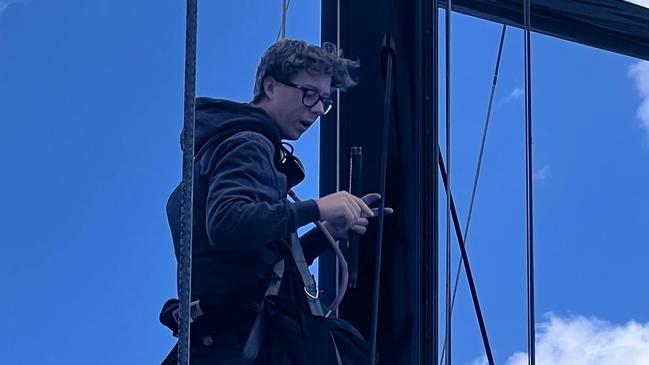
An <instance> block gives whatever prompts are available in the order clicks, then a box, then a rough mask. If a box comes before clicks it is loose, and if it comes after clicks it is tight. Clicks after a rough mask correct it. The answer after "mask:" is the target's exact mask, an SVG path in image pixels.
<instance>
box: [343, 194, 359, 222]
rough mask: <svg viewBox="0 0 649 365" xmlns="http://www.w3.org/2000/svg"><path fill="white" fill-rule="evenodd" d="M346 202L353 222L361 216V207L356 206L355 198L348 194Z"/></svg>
mask: <svg viewBox="0 0 649 365" xmlns="http://www.w3.org/2000/svg"><path fill="white" fill-rule="evenodd" d="M346 202H347V204H348V205H349V207H350V208H351V209H352V212H353V213H354V220H356V219H358V218H359V217H360V216H361V206H360V205H359V204H358V201H357V198H356V197H355V196H353V195H351V194H349V195H348V196H347V199H346Z"/></svg>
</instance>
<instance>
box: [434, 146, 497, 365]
mask: <svg viewBox="0 0 649 365" xmlns="http://www.w3.org/2000/svg"><path fill="white" fill-rule="evenodd" d="M438 148H439V147H438ZM440 150H441V149H440ZM438 156H439V161H438V163H439V169H440V171H441V172H442V181H443V182H444V186H445V187H447V188H448V184H447V174H446V168H445V167H444V160H443V159H442V155H441V154H438ZM451 214H452V215H453V226H454V227H455V235H456V236H457V241H458V244H459V245H460V253H461V254H462V262H464V270H465V271H466V277H467V281H468V282H469V289H470V290H471V299H472V300H473V308H474V309H475V314H476V317H478V325H479V326H480V335H481V336H482V343H483V345H484V348H485V352H486V353H487V360H488V362H489V365H494V358H493V354H492V352H491V345H490V344H489V336H488V335H487V326H486V325H485V323H484V318H483V316H482V309H480V301H479V299H478V291H477V289H476V288H475V281H474V280H473V273H472V271H471V265H470V264H469V255H468V254H467V252H466V245H465V243H464V240H463V239H462V229H461V228H460V219H459V218H458V216H457V210H456V208H455V202H454V200H453V196H452V195H451ZM442 356H444V354H443V353H442Z"/></svg>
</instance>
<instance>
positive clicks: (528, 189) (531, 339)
mask: <svg viewBox="0 0 649 365" xmlns="http://www.w3.org/2000/svg"><path fill="white" fill-rule="evenodd" d="M523 6H524V9H523V12H524V15H525V180H526V186H525V196H526V205H527V214H526V221H527V329H528V333H527V346H528V353H529V357H528V361H529V364H530V365H535V364H536V346H535V338H536V330H535V327H534V326H535V318H534V311H535V310H534V215H533V214H534V205H533V203H534V200H533V199H534V197H533V186H532V177H533V174H532V60H531V58H532V57H531V53H532V52H531V48H532V47H531V34H530V33H531V32H530V28H531V24H530V23H531V0H524V2H523Z"/></svg>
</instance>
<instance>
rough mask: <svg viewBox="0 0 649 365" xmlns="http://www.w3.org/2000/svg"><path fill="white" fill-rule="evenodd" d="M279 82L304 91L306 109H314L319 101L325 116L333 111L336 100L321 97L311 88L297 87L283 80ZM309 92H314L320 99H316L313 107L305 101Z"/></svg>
mask: <svg viewBox="0 0 649 365" xmlns="http://www.w3.org/2000/svg"><path fill="white" fill-rule="evenodd" d="M277 81H279V82H280V83H282V84H284V85H286V86H290V87H294V88H296V89H299V90H302V104H304V106H305V107H307V108H313V107H314V106H315V105H316V104H318V102H319V101H322V109H323V110H324V112H323V113H322V114H323V115H324V114H327V113H329V111H331V109H333V106H334V99H333V98H331V97H329V96H322V95H320V93H319V92H318V91H317V90H314V89H311V88H309V87H305V86H300V85H296V84H294V83H292V82H288V81H283V80H277ZM309 91H311V92H314V93H315V94H316V95H318V99H316V101H315V102H313V103H312V104H311V105H309V104H307V103H306V102H305V101H304V99H306V93H307V92H309Z"/></svg>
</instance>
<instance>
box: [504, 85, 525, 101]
mask: <svg viewBox="0 0 649 365" xmlns="http://www.w3.org/2000/svg"><path fill="white" fill-rule="evenodd" d="M523 95H525V90H523V88H522V87H515V88H514V90H512V91H511V92H510V93H509V95H507V96H505V97H504V98H503V102H504V103H507V102H510V101H513V100H518V99H520V98H521V97H522V96H523Z"/></svg>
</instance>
